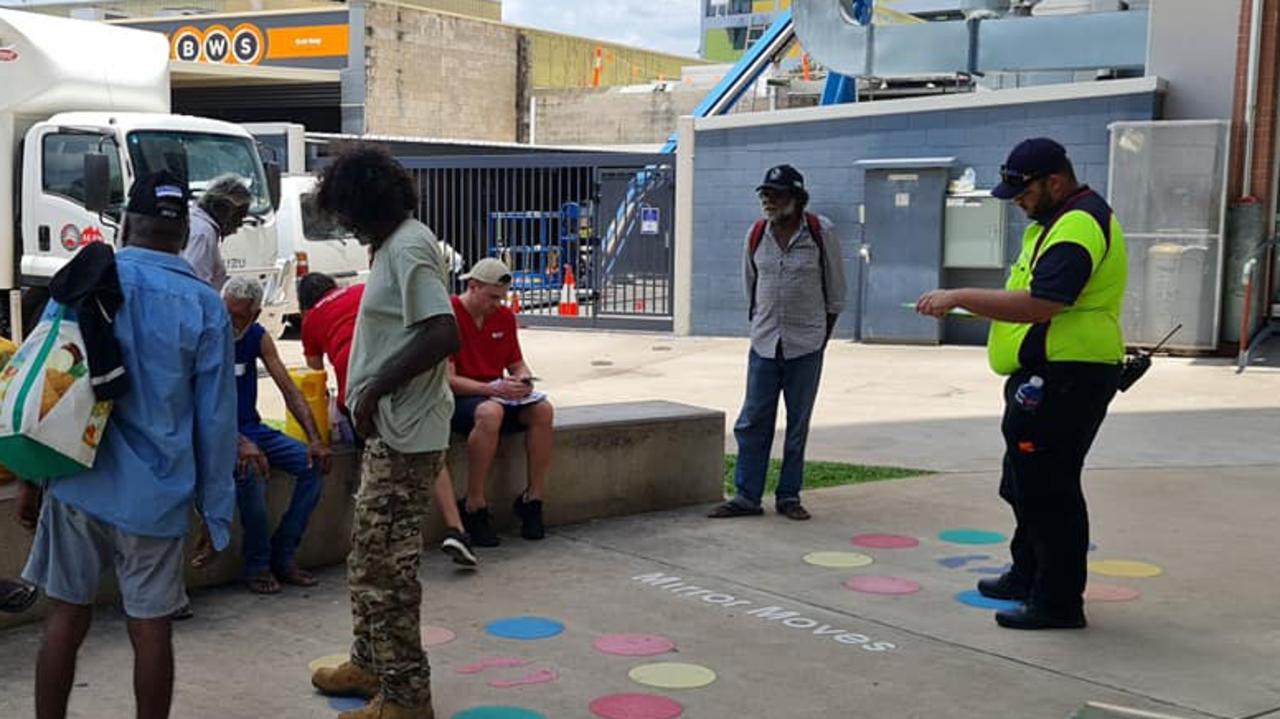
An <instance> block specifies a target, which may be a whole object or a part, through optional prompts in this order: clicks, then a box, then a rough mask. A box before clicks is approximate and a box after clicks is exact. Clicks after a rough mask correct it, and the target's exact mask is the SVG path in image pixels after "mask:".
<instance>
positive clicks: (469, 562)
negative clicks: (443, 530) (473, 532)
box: [440, 529, 480, 567]
mask: <svg viewBox="0 0 1280 719" xmlns="http://www.w3.org/2000/svg"><path fill="white" fill-rule="evenodd" d="M440 551H442V552H444V553H445V554H447V555H449V558H450V559H452V560H453V561H454V563H455V564H461V565H462V566H464V567H474V566H476V565H477V564H479V563H480V560H479V559H477V558H476V553H475V552H473V551H471V540H470V538H469V537H467V535H466V534H465V533H463V532H459V531H458V530H456V529H450V530H449V532H448V533H447V534H445V537H444V541H443V542H441V543H440Z"/></svg>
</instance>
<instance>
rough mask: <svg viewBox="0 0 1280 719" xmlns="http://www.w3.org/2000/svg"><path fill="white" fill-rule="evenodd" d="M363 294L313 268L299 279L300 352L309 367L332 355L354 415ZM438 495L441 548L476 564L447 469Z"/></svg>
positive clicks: (438, 483) (358, 288) (321, 365)
mask: <svg viewBox="0 0 1280 719" xmlns="http://www.w3.org/2000/svg"><path fill="white" fill-rule="evenodd" d="M362 297H364V285H363V284H360V285H352V286H350V287H348V288H346V289H340V288H339V287H338V283H337V282H334V280H333V278H332V277H330V276H328V275H326V274H324V273H322V272H312V273H310V274H308V275H306V276H305V277H303V278H302V281H301V282H299V283H298V307H299V309H301V310H302V352H303V354H304V355H306V357H307V366H308V367H310V368H311V369H318V370H323V369H324V358H325V356H326V355H327V356H328V357H329V364H331V365H333V373H334V374H335V375H337V377H338V409H339V410H341V411H342V413H343V414H345V415H347V419H351V416H350V414H349V413H348V412H347V407H346V404H345V403H344V402H343V401H342V399H343V397H346V395H347V361H348V359H349V357H350V355H351V338H352V337H353V336H354V335H355V332H356V316H357V315H359V313H360V299H361V298H362ZM435 500H436V503H437V504H439V505H440V515H441V518H442V519H443V520H444V523H445V526H446V527H448V529H449V532H448V533H447V534H446V535H445V538H444V541H443V542H442V543H441V544H440V549H441V551H443V552H444V553H445V554H447V555H449V556H450V557H451V558H453V561H455V562H457V563H458V564H461V565H463V566H467V567H474V566H476V564H477V559H476V556H475V552H474V551H473V550H472V549H471V538H470V537H468V536H467V534H466V531H465V530H464V529H463V526H462V518H461V517H460V516H458V511H457V509H455V503H454V495H453V483H452V482H451V481H450V479H449V473H448V470H445V471H444V472H442V473H441V477H439V478H437V479H436V485H435Z"/></svg>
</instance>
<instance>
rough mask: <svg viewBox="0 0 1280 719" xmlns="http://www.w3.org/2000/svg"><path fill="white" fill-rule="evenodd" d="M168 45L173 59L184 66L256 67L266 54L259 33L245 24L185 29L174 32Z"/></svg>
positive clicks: (258, 30)
mask: <svg viewBox="0 0 1280 719" xmlns="http://www.w3.org/2000/svg"><path fill="white" fill-rule="evenodd" d="M169 44H170V54H171V55H172V57H173V59H174V60H181V61H183V62H210V63H225V64H231V65H257V64H258V63H260V62H262V59H263V56H264V55H265V54H266V52H265V51H266V40H265V38H264V37H263V34H262V29H261V28H259V27H258V26H257V25H254V24H252V23H247V22H246V23H241V24H239V25H236V26H235V27H234V28H228V27H227V26H226V25H210V26H209V27H207V28H204V29H203V30H202V29H200V28H198V27H195V26H193V25H187V26H185V27H180V28H178V29H177V30H175V31H174V32H173V35H172V36H171V37H170V40H169Z"/></svg>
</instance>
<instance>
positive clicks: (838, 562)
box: [804, 552, 875, 569]
mask: <svg viewBox="0 0 1280 719" xmlns="http://www.w3.org/2000/svg"><path fill="white" fill-rule="evenodd" d="M804 561H805V563H807V564H812V565H813V566H815V567H827V568H829V569H850V568H852V567H865V566H867V565H868V564H871V563H872V562H874V561H875V560H874V559H872V558H871V557H868V556H867V555H865V554H862V553H860V552H810V553H809V554H806V555H804Z"/></svg>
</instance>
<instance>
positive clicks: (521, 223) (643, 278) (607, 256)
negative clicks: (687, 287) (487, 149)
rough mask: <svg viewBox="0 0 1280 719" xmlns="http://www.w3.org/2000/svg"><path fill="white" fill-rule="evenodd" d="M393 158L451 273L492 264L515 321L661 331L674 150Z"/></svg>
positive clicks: (668, 311)
mask: <svg viewBox="0 0 1280 719" xmlns="http://www.w3.org/2000/svg"><path fill="white" fill-rule="evenodd" d="M399 159H400V162H401V163H402V164H404V166H405V167H406V168H408V169H409V170H410V172H412V173H413V175H414V179H415V180H416V182H417V184H418V192H419V207H418V216H419V218H420V219H421V220H422V221H423V222H425V223H426V224H427V225H428V226H429V227H431V229H432V230H433V231H435V233H436V236H437V237H438V238H439V239H440V240H441V241H442V242H443V243H445V245H446V246H447V247H446V248H445V249H446V250H447V251H448V252H449V253H450V256H451V259H452V263H453V269H454V272H455V277H456V276H457V275H458V274H461V273H462V272H463V271H464V270H465V268H467V267H470V266H471V265H472V264H474V263H475V262H476V261H478V260H480V259H481V258H484V257H498V258H500V259H502V260H503V261H504V262H506V263H507V265H508V266H509V267H510V268H511V270H512V277H513V282H512V288H511V289H512V296H511V298H510V301H511V303H512V304H513V305H514V304H516V303H518V304H519V309H520V315H521V320H522V322H524V323H526V324H531V325H568V326H586V327H600V328H612V329H652V330H656V331H668V330H670V329H671V326H672V317H673V308H672V306H671V297H672V274H673V271H674V256H675V255H674V245H673V241H674V240H673V238H674V231H673V228H674V208H675V158H674V156H672V155H636V154H626V153H617V154H613V153H589V154H587V153H581V154H579V153H565V154H537V155H514V156H513V155H504V156H454V157H401V158H399ZM455 289H460V287H455Z"/></svg>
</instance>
